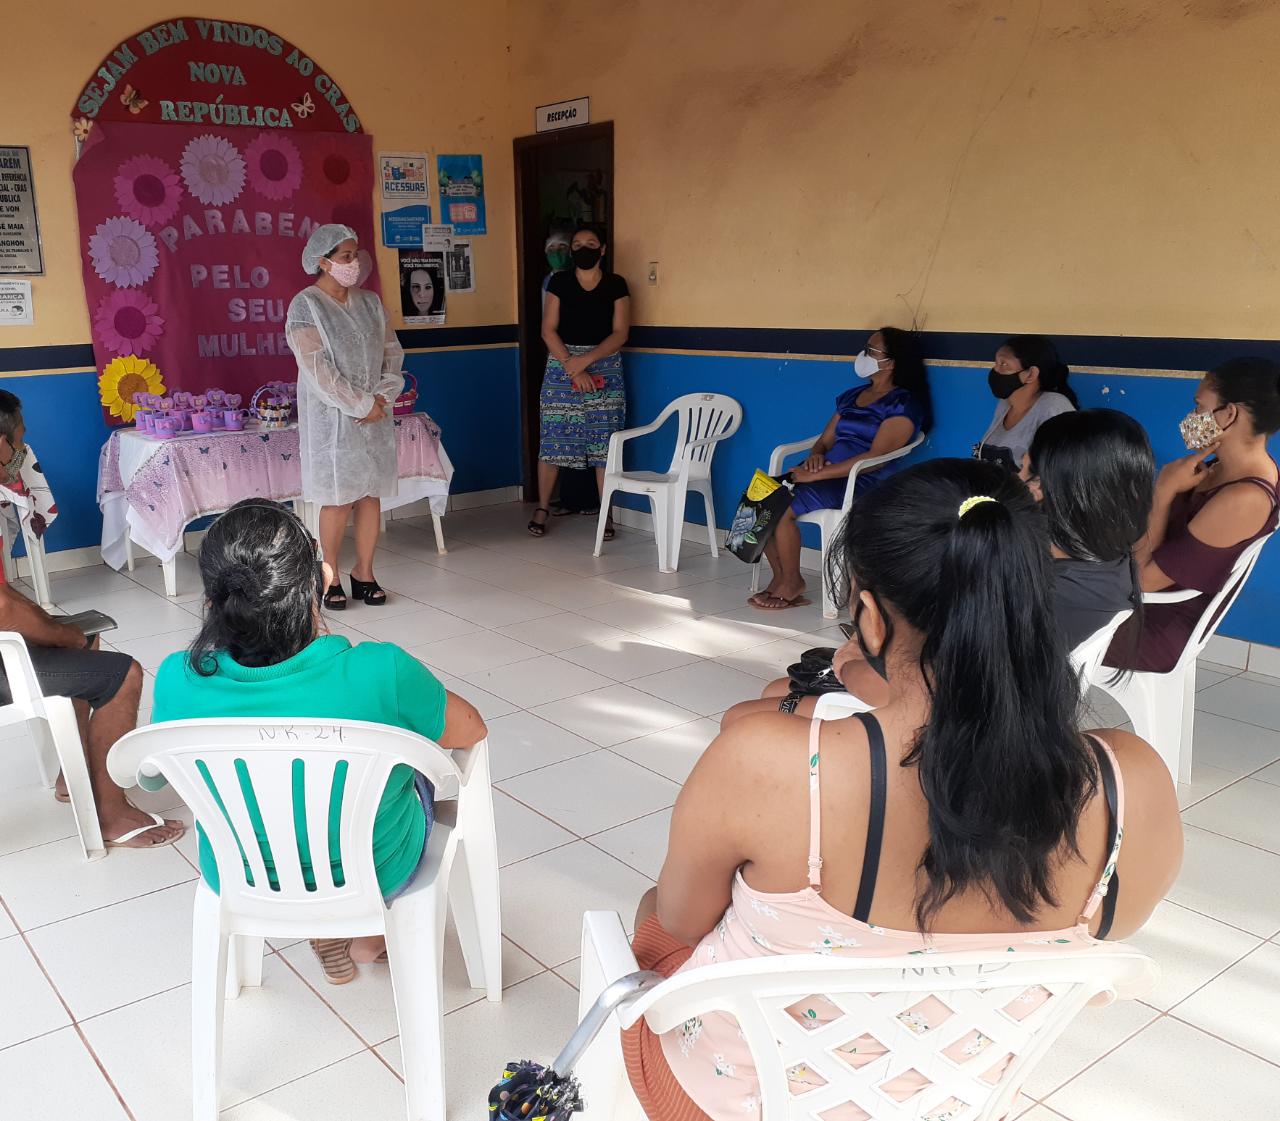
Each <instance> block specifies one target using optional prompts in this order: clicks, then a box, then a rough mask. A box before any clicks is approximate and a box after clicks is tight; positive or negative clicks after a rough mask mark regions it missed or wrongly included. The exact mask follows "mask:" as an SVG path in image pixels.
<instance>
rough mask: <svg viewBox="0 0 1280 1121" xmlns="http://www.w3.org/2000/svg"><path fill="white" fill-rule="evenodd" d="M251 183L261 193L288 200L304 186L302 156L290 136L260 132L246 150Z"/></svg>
mask: <svg viewBox="0 0 1280 1121" xmlns="http://www.w3.org/2000/svg"><path fill="white" fill-rule="evenodd" d="M244 160H245V164H246V165H247V167H248V169H249V182H250V183H251V184H252V185H253V189H254V190H255V191H257V192H258V194H260V195H265V196H266V197H267V198H269V199H276V200H280V199H287V198H289V197H290V196H291V195H292V194H293V193H294V191H296V190H297V189H298V188H299V187H300V186H302V155H301V153H299V151H298V149H297V146H296V145H295V144H294V143H293V141H292V140H290V139H289V138H288V137H287V136H277V135H275V134H273V133H270V132H264V133H260V134H259V135H258V137H257V138H256V139H255V140H254V141H253V142H252V143H251V144H250V145H249V146H248V147H247V148H246V149H245V150H244Z"/></svg>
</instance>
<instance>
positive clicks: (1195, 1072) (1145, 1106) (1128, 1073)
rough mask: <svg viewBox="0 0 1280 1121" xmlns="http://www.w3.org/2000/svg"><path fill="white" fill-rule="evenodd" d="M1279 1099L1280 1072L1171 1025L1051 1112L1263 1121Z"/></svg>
mask: <svg viewBox="0 0 1280 1121" xmlns="http://www.w3.org/2000/svg"><path fill="white" fill-rule="evenodd" d="M1277 1099H1280V1067H1274V1066H1272V1065H1271V1064H1270V1063H1266V1062H1263V1061H1262V1060H1261V1059H1258V1058H1255V1057H1254V1056H1253V1055H1249V1054H1246V1053H1245V1052H1244V1051H1240V1050H1237V1049H1236V1048H1235V1047H1232V1046H1230V1045H1229V1044H1227V1043H1223V1042H1221V1041H1220V1040H1217V1039H1214V1038H1213V1037H1212V1036H1208V1035H1205V1034H1204V1033H1203V1032H1200V1031H1197V1030H1196V1029H1195V1028H1192V1027H1189V1026H1188V1025H1186V1024H1183V1023H1179V1022H1178V1021H1177V1020H1173V1019H1168V1018H1165V1019H1161V1020H1158V1021H1157V1022H1156V1023H1154V1024H1152V1025H1151V1026H1150V1027H1149V1028H1147V1029H1146V1030H1145V1031H1143V1032H1140V1033H1139V1034H1138V1035H1137V1036H1136V1037H1135V1038H1133V1039H1131V1040H1129V1041H1128V1042H1127V1043H1125V1044H1124V1045H1123V1046H1122V1047H1119V1048H1117V1049H1116V1050H1115V1051H1113V1052H1112V1053H1111V1054H1110V1055H1108V1056H1107V1057H1106V1058H1104V1059H1103V1060H1102V1061H1101V1062H1099V1063H1098V1064H1097V1065H1095V1066H1093V1067H1091V1068H1090V1069H1089V1070H1087V1071H1085V1072H1084V1074H1082V1075H1081V1076H1080V1077H1079V1078H1076V1079H1073V1080H1072V1081H1071V1082H1068V1083H1067V1085H1066V1086H1065V1087H1064V1088H1063V1089H1061V1090H1059V1091H1058V1092H1057V1093H1055V1094H1053V1095H1051V1096H1050V1097H1049V1098H1048V1099H1047V1101H1046V1102H1045V1104H1046V1105H1047V1106H1049V1108H1051V1109H1055V1110H1058V1111H1060V1112H1061V1113H1062V1114H1063V1115H1064V1116H1065V1117H1068V1118H1070V1119H1071V1121H1174V1119H1175V1118H1177V1119H1179V1121H1181V1119H1182V1118H1195V1121H1243V1119H1244V1118H1246V1117H1248V1118H1258V1119H1259V1121H1261V1118H1264V1117H1270V1116H1272V1115H1273V1113H1274V1112H1275V1103H1276V1101H1277Z"/></svg>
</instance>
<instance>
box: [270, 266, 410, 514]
mask: <svg viewBox="0 0 1280 1121" xmlns="http://www.w3.org/2000/svg"><path fill="white" fill-rule="evenodd" d="M285 333H286V335H287V337H288V340H289V346H290V347H291V348H292V350H293V353H294V355H295V357H296V358H297V360H298V440H299V444H300V446H301V453H302V497H303V498H304V499H305V500H306V501H308V502H316V503H319V504H320V505H321V506H342V505H345V504H346V503H348V502H354V501H356V500H357V499H360V498H364V497H366V496H370V495H372V496H376V497H378V498H391V497H393V496H394V495H395V493H396V437H395V428H394V426H393V424H392V422H391V403H392V402H393V401H394V400H395V399H396V397H397V396H399V394H400V391H401V390H402V389H403V388H404V376H403V375H402V374H401V367H402V366H403V365H404V350H403V349H402V348H401V346H400V343H399V341H398V340H397V339H396V335H395V331H393V330H392V329H391V325H390V323H389V322H388V321H387V314H386V312H385V311H384V310H383V307H382V301H381V300H379V299H378V297H377V296H375V295H374V294H373V293H372V292H366V291H365V290H364V289H363V288H352V289H349V290H348V294H347V302H346V303H345V304H341V303H339V302H338V301H337V300H335V299H333V298H332V297H330V296H327V295H326V294H325V293H324V292H322V291H320V289H319V288H316V287H314V286H312V287H310V288H304V289H303V290H302V291H301V292H299V293H298V294H297V295H296V296H294V298H293V300H292V302H291V303H290V304H289V314H288V318H287V321H286V323H285ZM375 396H380V397H382V399H383V400H384V401H386V402H387V419H386V420H381V421H378V422H376V423H371V424H360V423H358V422H359V420H360V419H361V418H363V417H365V416H368V415H369V410H370V409H372V408H373V399H374V397H375Z"/></svg>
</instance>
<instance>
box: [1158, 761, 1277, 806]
mask: <svg viewBox="0 0 1280 1121" xmlns="http://www.w3.org/2000/svg"><path fill="white" fill-rule="evenodd" d="M1259 773H1261V772H1259ZM1239 778H1240V776H1239V775H1237V774H1233V773H1232V772H1231V771H1227V770H1223V769H1222V768H1221V767H1211V766H1209V765H1208V764H1207V763H1199V762H1193V763H1192V765H1191V782H1190V783H1189V784H1188V783H1184V782H1180V783H1178V808H1179V809H1182V810H1185V809H1186V808H1187V807H1188V806H1194V805H1195V804H1196V803H1197V802H1202V801H1204V799H1205V798H1208V797H1209V796H1210V795H1211V794H1216V793H1217V792H1218V791H1219V790H1221V789H1222V788H1223V787H1224V786H1227V785H1229V784H1230V783H1233V782H1236V781H1237V780H1238V779H1239Z"/></svg>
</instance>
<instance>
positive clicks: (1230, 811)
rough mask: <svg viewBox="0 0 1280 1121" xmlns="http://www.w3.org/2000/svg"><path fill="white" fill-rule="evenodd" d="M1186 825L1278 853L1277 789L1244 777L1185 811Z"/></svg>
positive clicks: (1279, 812) (1279, 804) (1279, 792)
mask: <svg viewBox="0 0 1280 1121" xmlns="http://www.w3.org/2000/svg"><path fill="white" fill-rule="evenodd" d="M1182 820H1183V821H1185V822H1186V823H1187V824H1188V825H1195V826H1198V827H1199V828H1201V829H1208V830H1210V831H1212V832H1214V833H1221V834H1222V835H1223V836H1225V837H1233V838H1235V839H1236V840H1237V841H1244V842H1245V843H1246V844H1249V845H1256V846H1257V847H1258V848H1263V849H1267V850H1268V851H1269V852H1274V853H1280V787H1277V786H1273V785H1271V784H1270V783H1266V782H1258V781H1257V780H1256V779H1252V778H1246V779H1241V780H1240V781H1239V782H1236V783H1232V785H1230V786H1228V787H1227V788H1226V789H1225V790H1223V791H1221V792H1220V793H1218V794H1214V795H1213V796H1212V797H1209V798H1206V799H1205V800H1204V801H1203V802H1199V803H1197V804H1196V805H1194V806H1192V807H1191V808H1190V809H1189V810H1187V811H1185V812H1184V813H1183V815H1182Z"/></svg>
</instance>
